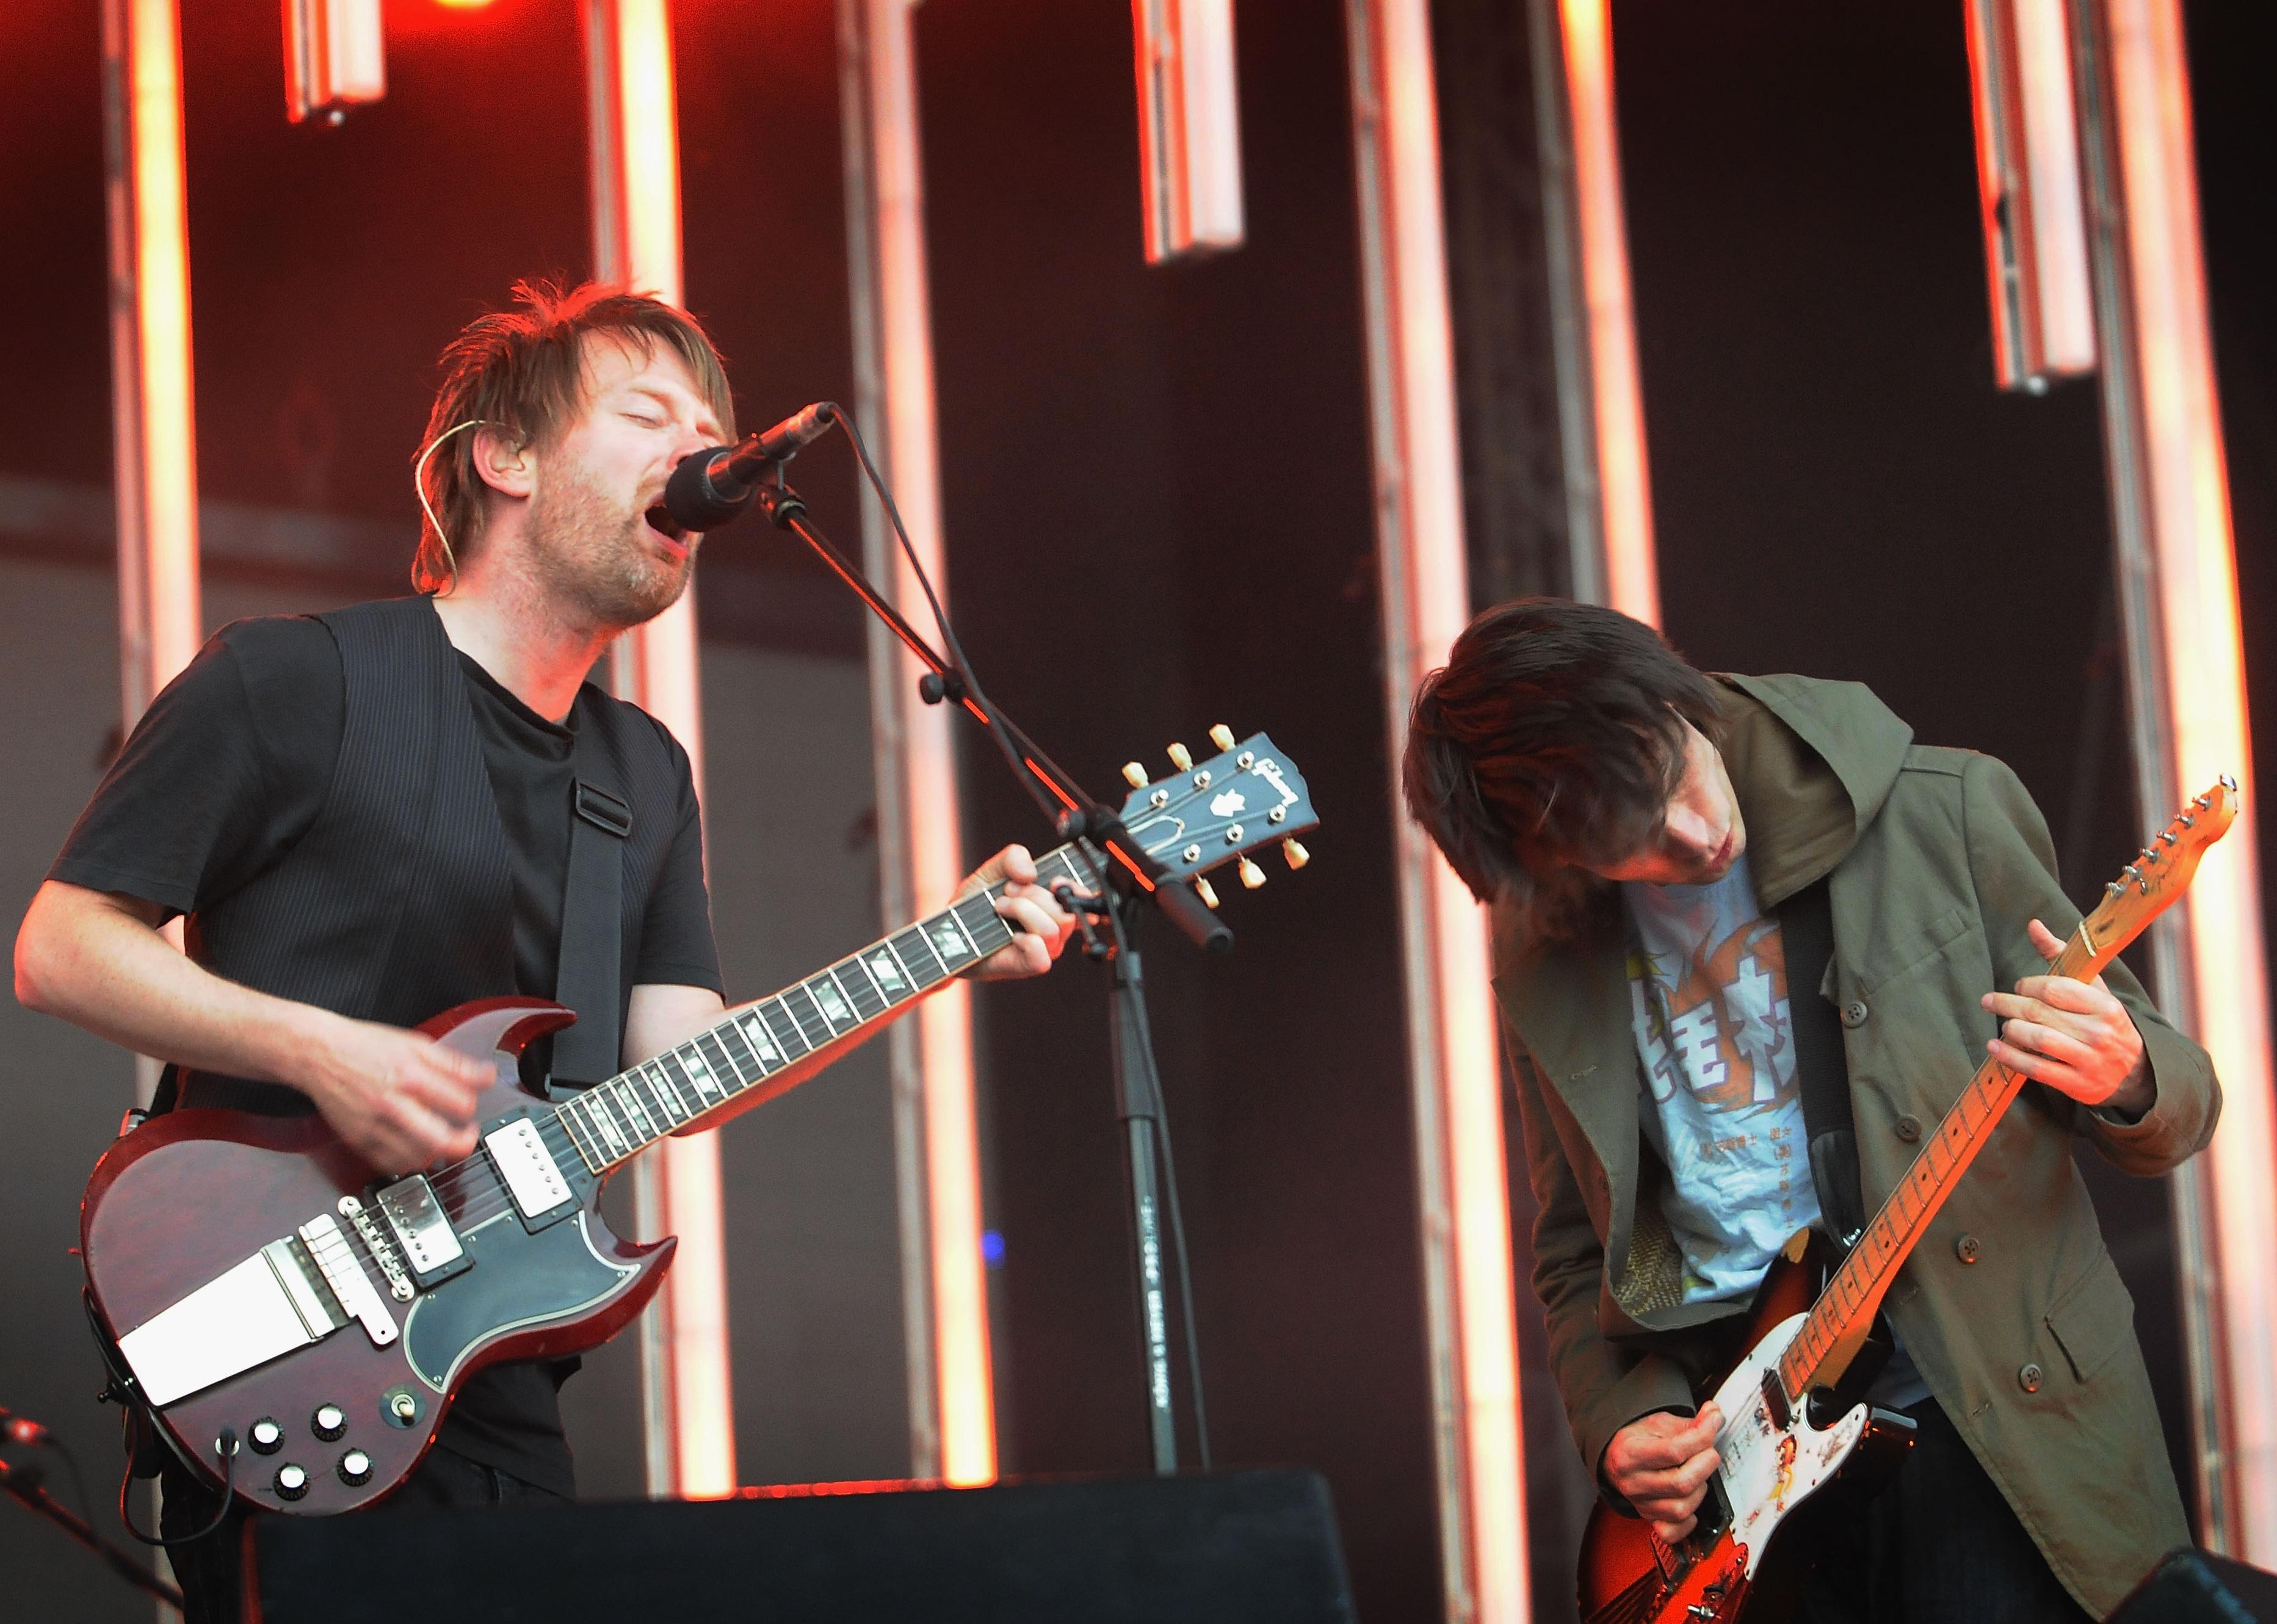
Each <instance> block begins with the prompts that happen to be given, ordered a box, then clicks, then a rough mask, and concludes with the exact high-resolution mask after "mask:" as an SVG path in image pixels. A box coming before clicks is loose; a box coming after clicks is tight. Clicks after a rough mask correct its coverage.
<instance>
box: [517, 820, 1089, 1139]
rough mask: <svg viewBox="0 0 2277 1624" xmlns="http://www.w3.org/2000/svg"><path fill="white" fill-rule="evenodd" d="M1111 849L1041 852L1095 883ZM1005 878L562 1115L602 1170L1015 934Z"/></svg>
mask: <svg viewBox="0 0 2277 1624" xmlns="http://www.w3.org/2000/svg"><path fill="white" fill-rule="evenodd" d="M1103 865H1104V859H1103V858H1100V856H1099V855H1098V854H1097V853H1096V852H1094V851H1093V850H1091V848H1090V847H1088V846H1085V845H1081V844H1080V842H1070V844H1068V845H1064V846H1061V847H1058V848H1056V849H1055V850H1051V851H1048V852H1046V853H1045V854H1044V855H1043V856H1042V857H1040V858H1037V859H1036V877H1037V879H1038V881H1039V882H1040V883H1042V884H1044V885H1046V886H1049V885H1051V884H1052V883H1053V882H1054V881H1060V880H1067V881H1072V882H1073V883H1074V884H1075V885H1076V886H1077V887H1078V888H1080V889H1082V890H1084V891H1090V890H1092V889H1093V888H1094V887H1095V886H1096V885H1097V884H1099V883H1100V881H1102V880H1103V879H1104V867H1103ZM1003 892H1004V885H1003V883H1002V882H1001V881H1000V882H999V883H997V884H995V885H993V886H991V887H989V888H987V889H986V890H985V891H976V892H974V893H973V894H972V895H971V896H966V897H962V898H960V899H959V900H957V901H956V902H955V903H951V904H950V905H949V906H948V907H947V908H944V909H942V910H941V911H940V912H939V913H936V914H934V915H933V917H932V918H930V919H920V920H918V922H917V923H916V924H914V925H911V926H906V927H905V928H903V929H902V930H898V931H895V932H894V933H893V934H891V935H888V936H884V937H881V938H880V939H879V940H878V941H876V942H872V943H871V944H870V945H869V946H868V947H866V948H864V949H862V950H861V951H860V952H858V953H854V954H849V956H848V957H844V958H841V959H840V960H839V961H838V962H837V963H836V964H832V965H830V966H829V967H827V968H826V969H825V970H823V971H821V972H819V973H817V974H815V975H811V976H809V977H808V978H807V979H806V980H803V981H799V982H796V983H795V984H793V985H792V986H790V987H785V988H784V989H783V990H782V991H781V992H779V993H777V994H775V995H773V997H770V998H762V999H760V1000H758V1002H757V1003H749V1004H743V1005H741V1006H739V1007H738V1008H736V1009H735V1010H730V1011H729V1012H728V1013H727V1015H726V1016H725V1017H723V1018H721V1019H720V1021H718V1022H717V1023H716V1024H714V1025H712V1026H710V1027H708V1028H706V1029H705V1030H704V1031H703V1032H699V1033H697V1034H696V1035H695V1036H694V1037H692V1038H689V1039H688V1040H687V1041H684V1042H682V1043H680V1044H678V1045H675V1046H674V1048H669V1049H666V1051H665V1052H664V1053H662V1054H660V1055H659V1056H656V1057H655V1058H653V1059H651V1060H646V1061H643V1062H642V1063H641V1064H639V1065H636V1066H634V1067H632V1068H631V1069H630V1070H628V1071H621V1072H619V1073H618V1074H617V1075H616V1076H614V1077H613V1078H611V1079H609V1080H608V1081H606V1082H605V1083H598V1084H596V1085H595V1086H593V1087H591V1088H589V1089H587V1090H585V1092H584V1093H583V1094H578V1095H577V1096H576V1097H575V1098H574V1099H571V1100H567V1101H565V1102H562V1104H561V1105H560V1106H559V1107H558V1108H557V1109H556V1111H555V1115H556V1117H557V1118H558V1119H559V1120H560V1123H561V1124H562V1125H563V1126H564V1127H565V1128H566V1129H567V1131H568V1133H569V1137H570V1140H571V1142H572V1143H574V1144H575V1146H576V1147H577V1151H578V1154H579V1155H581V1156H583V1158H584V1160H585V1163H586V1164H587V1165H588V1166H589V1167H590V1168H591V1169H592V1170H593V1171H594V1172H596V1173H600V1172H605V1171H606V1170H608V1169H610V1168H612V1167H615V1166H617V1165H619V1164H620V1163H624V1162H626V1161H628V1160H629V1159H630V1158H631V1157H632V1156H634V1155H637V1154H638V1153H639V1152H640V1151H641V1150H643V1149H644V1148H645V1147H648V1146H650V1145H651V1144H653V1143H655V1142H656V1141H657V1140H659V1139H661V1138H663V1137H664V1136H665V1135H666V1134H667V1133H674V1132H681V1131H682V1130H685V1129H689V1128H698V1127H702V1126H704V1125H705V1124H706V1123H707V1122H708V1121H710V1120H712V1119H715V1118H717V1117H721V1116H723V1115H725V1114H726V1113H727V1109H728V1107H729V1106H731V1105H732V1104H733V1103H734V1102H735V1100H736V1098H737V1097H738V1096H739V1095H741V1094H743V1093H744V1092H745V1091H746V1090H747V1089H750V1088H753V1087H756V1086H758V1085H760V1084H762V1083H764V1082H765V1080H766V1079H768V1078H770V1077H773V1076H774V1075H775V1074H776V1073H778V1072H781V1071H787V1070H788V1069H789V1068H790V1067H792V1066H794V1065H796V1064H798V1063H799V1062H800V1061H802V1060H803V1059H805V1058H806V1056H809V1055H811V1054H813V1053H814V1052H815V1051H816V1050H817V1049H819V1048H825V1047H826V1046H828V1045H829V1044H832V1043H835V1042H837V1041H840V1040H841V1039H843V1038H847V1037H850V1036H852V1035H853V1034H854V1033H857V1032H860V1031H862V1030H863V1029H864V1028H865V1027H868V1026H871V1025H876V1024H877V1023H878V1022H880V1021H882V1020H884V1019H885V1018H887V1016H889V1015H891V1014H893V1013H894V1011H895V1010H898V1009H900V1008H901V1007H902V1005H903V1004H906V1003H911V1002H912V1001H914V1000H916V999H918V998H919V997H922V996H923V995H925V993H927V992H929V991H931V990H932V989H933V987H938V986H939V985H940V983H941V982H943V981H945V980H948V979H949V978H950V977H951V976H953V975H956V974H957V973H958V972H961V971H963V970H967V969H970V968H971V966H972V965H974V964H978V963H979V962H980V960H982V959H984V958H986V957H988V955H990V954H991V953H994V952H995V951H996V950H997V949H999V948H1001V947H1003V946H1004V945H1005V944H1006V943H1008V942H1010V941H1012V940H1013V937H1014V935H1015V934H1016V933H1015V932H1014V931H1013V929H1012V927H1011V926H1009V925H1008V924H1006V923H1005V922H1004V919H1003V918H1002V917H1001V915H999V914H998V913H997V911H996V901H997V898H998V897H1000V896H1002V895H1003Z"/></svg>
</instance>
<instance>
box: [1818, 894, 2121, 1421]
mask: <svg viewBox="0 0 2277 1624" xmlns="http://www.w3.org/2000/svg"><path fill="white" fill-rule="evenodd" d="M2129 872H2130V873H2132V872H2133V871H2132V870H2130V871H2129ZM2124 889H2125V888H2112V893H2111V895H2110V896H2108V897H2106V901H2105V902H2104V903H2103V905H2102V906H2100V907H2098V909H2097V910H2096V911H2094V912H2093V913H2091V914H2090V915H2089V916H2088V917H2087V918H2086V919H2083V920H2082V921H2081V922H2080V927H2079V929H2078V930H2077V931H2076V932H2075V933H2074V934H2073V935H2072V938H2071V940H2070V941H2068V942H2066V943H2065V944H2064V948H2063V951H2062V952H2061V953H2060V954H2059V955H2058V956H2057V957H2056V960H2055V962H2054V964H2052V965H2051V966H2050V967H2049V972H2050V973H2051V974H2053V975H2060V976H2069V977H2071V978H2072V979H2074V980H2082V981H2087V980H2093V979H2094V978H2095V977H2096V976H2098V975H2099V974H2101V973H2102V972H2103V969H2104V966H2106V964H2110V962H2111V961H2112V960H2113V959H2114V958H2116V957H2118V956H2119V952H2120V949H2122V948H2124V947H2125V946H2126V945H2127V944H2128V942H2131V941H2133V940H2134V939H2135V936H2136V934H2137V933H2138V932H2140V931H2141V929H2142V928H2143V926H2144V925H2146V924H2148V923H2149V919H2148V917H2147V916H2146V917H2142V918H2136V917H2134V916H2135V915H2136V913H2137V912H2139V910H2135V909H2129V908H2127V907H2124V906H2120V905H2115V904H2117V903H2120V902H2121V892H2122V891H2123V890H2124ZM2025 1080H2026V1079H2025V1078H2024V1077H2023V1075H2022V1073H2021V1072H2017V1071H2010V1070H2009V1069H2008V1068H2007V1067H2006V1066H2003V1065H1999V1064H1996V1063H1994V1062H1993V1061H1991V1060H1990V1059H1987V1060H1986V1061H1985V1062H1984V1064H1983V1065H1982V1066H1980V1067H1978V1068H1977V1071H1976V1077H1975V1078H1973V1079H1970V1081H1969V1086H1968V1087H1966V1088H1964V1089H1962V1090H1961V1097H1960V1099H1958V1100H1957V1101H1955V1102H1953V1109H1951V1110H1949V1111H1947V1112H1946V1114H1945V1119H1944V1120H1943V1121H1942V1122H1940V1123H1938V1125H1937V1131H1936V1132H1933V1133H1931V1134H1930V1136H1929V1139H1928V1141H1927V1142H1926V1143H1925V1144H1923V1147H1922V1149H1921V1154H1920V1155H1917V1156H1915V1158H1914V1163H1913V1165H1912V1166H1911V1167H1909V1168H1908V1169H1907V1170H1906V1173H1905V1177H1904V1178H1900V1180H1899V1181H1898V1186H1897V1188H1896V1189H1894V1190H1892V1192H1891V1193H1890V1195H1889V1199H1888V1200H1886V1201H1884V1202H1883V1203H1882V1207H1881V1210H1880V1211H1878V1212H1877V1213H1876V1214H1875V1215H1874V1217H1873V1221H1872V1222H1870V1224H1867V1225H1866V1227H1865V1228H1864V1229H1863V1230H1862V1231H1860V1232H1859V1236H1858V1239H1857V1241H1856V1243H1855V1244H1854V1246H1852V1247H1851V1248H1850V1252H1849V1254H1848V1255H1847V1257H1845V1258H1844V1259H1843V1260H1842V1263H1841V1266H1840V1267H1839V1268H1838V1269H1836V1270H1835V1271H1834V1274H1833V1276H1832V1277H1831V1278H1830V1279H1829V1280H1828V1281H1827V1283H1826V1289H1825V1290H1824V1291H1823V1292H1820V1293H1819V1297H1818V1300H1817V1302H1816V1303H1815V1304H1814V1305H1813V1306H1812V1308H1811V1310H1810V1317H1809V1320H1808V1321H1806V1322H1805V1323H1804V1325H1803V1327H1802V1330H1801V1332H1800V1333H1798V1334H1797V1335H1796V1337H1795V1339H1794V1341H1793V1343H1791V1344H1790V1345H1789V1346H1788V1347H1787V1350H1786V1353H1784V1354H1783V1355H1782V1356H1781V1357H1780V1359H1779V1364H1778V1373H1779V1380H1780V1382H1781V1383H1782V1384H1784V1385H1785V1387H1786V1391H1787V1392H1788V1394H1789V1395H1790V1397H1793V1398H1800V1397H1801V1395H1802V1394H1804V1393H1806V1392H1808V1391H1810V1389H1811V1388H1812V1387H1814V1386H1818V1385H1822V1384H1825V1385H1831V1382H1832V1380H1834V1379H1839V1376H1840V1375H1841V1371H1840V1370H1839V1369H1827V1368H1826V1367H1827V1361H1828V1359H1829V1356H1830V1355H1832V1354H1835V1353H1838V1351H1842V1350H1849V1351H1854V1350H1855V1349H1856V1347H1857V1346H1858V1344H1859V1343H1860V1342H1861V1341H1862V1340H1863V1339H1864V1337H1865V1333H1866V1331H1867V1330H1868V1328H1869V1327H1870V1324H1871V1323H1872V1321H1873V1318H1874V1315H1875V1312H1876V1310H1877V1309H1878V1308H1880V1307H1881V1304H1882V1299H1883V1297H1884V1296H1885V1294H1886V1293H1887V1292H1888V1291H1889V1289H1890V1286H1891V1285H1892V1282H1893V1281H1894V1280H1895V1279H1896V1278H1897V1273H1898V1269H1899V1268H1900V1266H1901V1265H1902V1264H1903V1263H1904V1262H1905V1261H1906V1258H1907V1256H1908V1254H1910V1253H1911V1252H1912V1251H1913V1249H1914V1247H1915V1245H1917V1244H1918V1243H1919V1242H1920V1240H1921V1238H1922V1237H1923V1235H1924V1234H1926V1233H1927V1232H1928V1231H1929V1225H1930V1219H1932V1218H1934V1217H1935V1216H1937V1214H1938V1208H1941V1207H1943V1206H1944V1205H1945V1202H1946V1197H1948V1196H1950V1195H1951V1194H1952V1193H1953V1186H1956V1185H1957V1184H1959V1183H1960V1182H1961V1175H1962V1174H1963V1173H1965V1172H1967V1171H1968V1170H1969V1163H1972V1162H1974V1161H1975V1160H1976V1153H1977V1152H1978V1151H1980V1150H1982V1149H1983V1148H1984V1146H1985V1144H1986V1142H1987V1141H1989V1140H1991V1137H1992V1131H1993V1129H1994V1128H1995V1127H1997V1126H1998V1125H1999V1121H2000V1116H2001V1113H2002V1112H2004V1111H2006V1110H2007V1109H2008V1106H2009V1103H2010V1102H2012V1101H2014V1099H2015V1097H2016V1095H2017V1094H2018V1093H2019V1092H2020V1091H2021V1090H2022V1088H2023V1086H2024V1083H2025ZM1846 1362H1847V1361H1846Z"/></svg>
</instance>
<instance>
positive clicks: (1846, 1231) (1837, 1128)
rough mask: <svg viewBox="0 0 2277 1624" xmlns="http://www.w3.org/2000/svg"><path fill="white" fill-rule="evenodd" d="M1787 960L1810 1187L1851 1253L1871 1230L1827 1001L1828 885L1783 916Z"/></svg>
mask: <svg viewBox="0 0 2277 1624" xmlns="http://www.w3.org/2000/svg"><path fill="white" fill-rule="evenodd" d="M1778 922H1779V937H1780V942H1781V945H1782V946H1783V947H1784V949H1785V950H1786V1002H1787V1014H1788V1018H1789V1020H1791V1021H1792V1022H1793V1026H1794V1061H1795V1071H1796V1074H1797V1075H1798V1076H1799V1077H1800V1078H1801V1086H1802V1125H1803V1132H1805V1133H1807V1134H1809V1137H1810V1180H1811V1184H1812V1185H1813V1186H1814V1187H1815V1188H1816V1191H1817V1193H1818V1210H1819V1215H1820V1221H1821V1222H1822V1223H1824V1225H1825V1227H1826V1232H1827V1233H1828V1234H1829V1235H1831V1237H1832V1238H1833V1239H1834V1241H1835V1243H1836V1245H1837V1247H1839V1249H1840V1250H1842V1251H1844V1252H1847V1251H1848V1250H1849V1249H1850V1243H1851V1242H1852V1241H1854V1240H1855V1239H1857V1237H1858V1231H1860V1230H1862V1229H1863V1228H1864V1227H1865V1224H1866V1215H1865V1211H1864V1208H1865V1202H1864V1201H1863V1200H1862V1197H1861V1196H1860V1194H1859V1190H1858V1129H1857V1125H1856V1122H1855V1120H1854V1118H1853V1117H1852V1116H1851V1112H1850V1066H1849V1063H1848V1061H1847V1060H1846V1059H1845V1058H1844V1057H1843V1053H1842V1022H1841V1018H1839V1016H1838V1015H1837V1014H1836V1013H1835V1010H1834V1005H1833V1003H1831V1002H1830V1001H1829V1000H1828V999H1826V998H1824V997H1823V996H1821V995H1820V991H1819V989H1820V987H1823V986H1824V984H1825V980H1826V971H1827V966H1828V964H1831V962H1832V960H1833V957H1834V914H1833V910H1832V909H1831V906H1830V905H1829V903H1828V902H1827V896H1826V881H1824V880H1823V879H1822V880H1819V881H1815V882H1813V883H1812V884H1810V885H1807V886H1805V887H1804V888H1802V889H1801V890H1800V891H1798V892H1796V893H1795V894H1794V895H1793V896H1791V897H1789V898H1787V900H1786V902H1785V903H1781V904H1780V905H1779V908H1778Z"/></svg>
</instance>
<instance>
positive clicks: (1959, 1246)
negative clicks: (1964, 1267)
mask: <svg viewBox="0 0 2277 1624" xmlns="http://www.w3.org/2000/svg"><path fill="white" fill-rule="evenodd" d="M1983 1250H1984V1247H1983V1246H1982V1245H1980V1244H1979V1243H1978V1241H1977V1239H1976V1236H1974V1235H1963V1236H1962V1237H1961V1239H1958V1240H1956V1241H1954V1242H1953V1256H1955V1257H1957V1258H1959V1259H1960V1260H1961V1262H1964V1263H1973V1262H1976V1254H1978V1253H1980V1252H1982V1251H1983Z"/></svg>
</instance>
